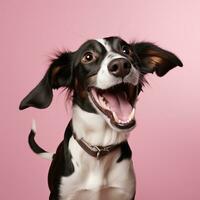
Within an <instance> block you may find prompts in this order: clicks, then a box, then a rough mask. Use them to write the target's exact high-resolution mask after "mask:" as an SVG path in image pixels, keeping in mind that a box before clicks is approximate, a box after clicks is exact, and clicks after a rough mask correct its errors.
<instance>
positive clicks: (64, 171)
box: [48, 123, 74, 194]
mask: <svg viewBox="0 0 200 200" xmlns="http://www.w3.org/2000/svg"><path fill="white" fill-rule="evenodd" d="M71 136H72V130H71V123H69V124H68V126H67V128H66V130H65V137H64V140H63V141H62V142H61V143H60V144H59V146H58V148H57V150H56V153H55V154H54V156H53V160H52V162H51V166H50V169H49V175H48V184H49V189H50V190H51V192H53V193H55V194H58V190H59V185H60V179H61V177H62V176H69V175H71V174H72V173H73V172H74V166H73V163H72V155H71V153H70V151H69V149H68V143H69V139H70V138H71Z"/></svg>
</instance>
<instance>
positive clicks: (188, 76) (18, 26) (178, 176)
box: [0, 0, 200, 200]
mask: <svg viewBox="0 0 200 200" xmlns="http://www.w3.org/2000/svg"><path fill="white" fill-rule="evenodd" d="M199 11H200V3H199V1H198V0H193V1H189V0H185V1H181V0H176V1H174V0H168V1H159V0H151V1H146V0H138V1H134V0H124V1H116V0H110V1H109V0H101V1H94V0H84V1H78V0H57V1H52V0H43V1H41V0H34V1H26V0H18V1H14V0H13V1H11V0H1V1H0V26H1V31H0V55H1V78H0V81H1V84H0V85H1V98H0V101H1V104H0V105H1V114H0V117H1V126H0V129H1V138H0V152H1V159H0V191H1V192H0V199H6V200H7V199H21V200H22V199H24V200H25V199H29V200H35V199H48V188H47V183H46V177H47V171H48V167H49V164H50V162H49V161H46V160H42V159H41V158H39V157H37V156H35V155H34V154H33V153H32V152H31V151H30V149H29V147H28V145H27V136H28V133H29V130H30V126H31V120H32V118H35V119H36V121H37V128H38V135H37V141H38V142H39V143H40V144H41V145H42V146H43V147H45V148H46V149H48V150H50V151H55V148H56V147H57V145H58V143H59V141H60V140H61V139H62V137H63V132H64V129H65V126H66V124H67V122H68V119H69V117H70V108H68V109H67V111H66V109H65V106H64V95H63V94H60V92H57V93H56V94H55V97H54V101H53V103H52V105H51V107H50V108H49V109H46V110H36V109H28V110H26V111H24V112H20V111H18V105H19V102H20V100H21V99H22V98H23V97H24V96H25V95H26V94H27V93H28V92H29V91H30V89H32V88H33V87H34V86H35V85H36V84H37V83H38V81H39V80H40V79H41V77H42V75H43V74H44V72H45V70H46V69H47V66H48V58H49V56H50V55H52V53H53V52H54V51H55V50H57V49H63V48H66V49H71V50H75V49H77V48H78V47H79V45H80V44H81V43H82V42H84V41H85V40H87V39H89V38H101V37H105V36H111V35H119V36H121V37H122V38H124V39H126V40H128V41H130V40H135V39H136V40H147V41H152V42H156V43H157V44H159V45H160V46H162V47H163V48H166V49H168V50H171V51H172V52H174V53H176V54H177V55H178V56H179V57H180V58H181V59H182V61H183V63H184V68H176V69H174V70H172V71H171V72H170V73H169V74H167V75H166V76H165V77H163V78H158V77H156V76H155V75H154V76H153V75H149V76H148V80H149V82H150V86H149V87H146V88H145V92H144V93H143V94H141V95H140V101H139V103H138V106H137V122H138V126H137V128H136V129H135V130H134V131H133V133H132V135H131V137H130V139H129V142H130V144H131V147H132V150H133V159H134V165H135V170H136V175H137V196H136V200H147V199H151V200H169V199H170V200H179V199H180V200H188V199H189V200H190V199H191V200H199V199H200V192H199V186H200V173H199V170H200V142H199V141H200V123H199V115H200V108H199V102H200V93H199V86H200V82H199V76H200V75H199V74H200V68H199V61H200V60H199V57H200V56H199V52H200V25H199V19H200V12H199Z"/></svg>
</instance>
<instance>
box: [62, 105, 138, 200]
mask: <svg viewBox="0 0 200 200" xmlns="http://www.w3.org/2000/svg"><path fill="white" fill-rule="evenodd" d="M76 109H77V110H78V111H79V112H84V111H82V110H81V109H80V108H76ZM77 110H76V111H75V112H77ZM74 114H75V113H74ZM88 115H94V114H88ZM78 116H81V118H82V119H80V117H79V119H77V117H78ZM78 116H77V115H76V114H75V115H73V123H77V122H79V123H78V124H76V125H75V124H73V127H74V129H75V131H76V134H77V136H78V137H79V138H81V137H84V139H85V140H86V141H87V142H89V143H91V144H95V145H109V144H113V143H118V142H121V141H123V140H124V137H127V135H126V134H123V133H115V132H113V130H111V129H110V128H109V127H107V126H106V125H105V124H102V123H103V121H101V117H99V116H98V115H94V116H92V117H89V118H88V116H87V117H86V113H81V114H80V113H79V115H78ZM96 117H97V118H96ZM98 117H99V118H98ZM91 120H96V122H94V121H93V122H91ZM97 120H98V121H97ZM85 122H87V123H89V126H88V127H90V130H86V129H87V126H86V125H85V124H87V123H85ZM83 124H84V125H83ZM91 124H92V125H93V126H91ZM75 127H76V128H75ZM86 131H87V133H86ZM99 134H101V135H102V136H101V135H100V136H99ZM95 138H96V140H95ZM69 150H70V151H71V154H72V162H73V165H74V168H75V170H74V173H73V174H72V175H70V176H68V177H62V179H61V186H60V197H61V200H75V199H76V200H77V199H78V200H81V199H87V200H90V199H91V200H104V199H116V200H117V199H120V200H131V198H132V197H133V194H134V192H135V176H134V171H133V164H132V160H129V159H125V160H123V161H121V162H119V163H117V160H118V158H119V156H120V155H121V150H120V149H116V150H115V151H113V152H111V153H109V154H108V155H106V156H105V157H102V158H101V159H100V160H97V159H96V158H94V157H92V156H90V155H89V154H87V153H86V152H85V151H84V150H83V149H82V148H81V147H80V146H79V144H78V143H77V141H76V140H75V139H74V138H73V137H71V139H70V141H69Z"/></svg>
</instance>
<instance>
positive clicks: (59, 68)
mask: <svg viewBox="0 0 200 200" xmlns="http://www.w3.org/2000/svg"><path fill="white" fill-rule="evenodd" d="M71 54H72V53H67V52H63V53H59V54H58V55H57V56H56V58H55V59H53V60H52V63H51V65H50V66H49V69H48V70H47V72H46V74H45V75H44V77H43V79H42V80H41V81H40V83H39V84H38V85H37V86H36V87H35V88H34V89H33V90H32V91H31V92H30V93H29V94H28V95H27V96H26V97H25V98H24V99H23V100H22V101H21V103H20V106H19V109H20V110H23V109H25V108H28V107H35V108H40V109H42V108H47V107H48V106H49V105H50V104H51V101H52V98H53V89H58V88H60V87H68V88H70V87H71V84H72V77H73V75H72V73H73V68H72V65H71Z"/></svg>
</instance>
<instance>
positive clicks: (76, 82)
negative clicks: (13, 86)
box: [20, 37, 182, 200]
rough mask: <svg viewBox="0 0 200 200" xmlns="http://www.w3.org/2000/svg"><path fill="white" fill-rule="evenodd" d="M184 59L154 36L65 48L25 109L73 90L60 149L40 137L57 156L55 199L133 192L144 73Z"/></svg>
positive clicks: (100, 198)
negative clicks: (132, 136)
mask: <svg viewBox="0 0 200 200" xmlns="http://www.w3.org/2000/svg"><path fill="white" fill-rule="evenodd" d="M176 66H182V62H181V61H180V60H179V58H177V57H176V56H175V55H174V54H173V53H171V52H169V51H166V50H164V49H161V48H159V47H158V46H156V45H154V44H152V43H148V42H140V43H130V44H129V43H126V42H125V41H124V40H122V39H121V38H119V37H108V38H104V39H98V40H89V41H87V42H85V43H84V44H83V45H82V46H81V47H80V48H79V49H78V50H77V51H75V52H61V53H59V54H58V55H57V56H56V58H55V59H54V60H52V63H51V65H50V67H49V69H48V70H47V72H46V74H45V76H44V77H43V79H42V80H41V82H40V83H39V84H38V85H37V86H36V87H35V88H34V89H33V90H32V91H31V92H30V93H29V94H28V95H27V96H26V97H25V98H24V99H23V101H22V102H21V104H20V109H25V108H28V107H30V106H32V107H35V108H46V107H48V106H49V105H50V103H51V101H52V97H53V92H52V90H53V89H58V88H60V87H63V88H67V89H68V91H70V92H71V93H72V94H73V98H72V101H73V108H72V109H73V115H72V119H71V121H70V123H69V124H68V126H67V128H66V131H65V135H64V140H63V141H62V142H61V144H60V145H59V146H58V149H57V151H56V153H55V154H54V155H52V156H51V154H49V153H48V152H46V151H45V150H43V149H42V148H41V147H39V146H38V145H37V144H36V142H35V141H34V136H35V129H34V127H33V128H32V130H31V133H30V135H29V144H30V146H31V148H32V150H33V151H34V152H35V153H38V154H40V155H41V156H43V157H50V158H51V159H52V163H51V167H50V170H49V179H48V182H49V188H50V191H51V193H50V197H49V199H50V200H84V199H87V200H89V199H92V200H109V199H112V200H133V199H134V196H135V187H136V186H135V185H136V184H135V175H134V170H133V164H132V160H131V150H130V147H129V145H128V142H127V138H128V136H129V133H130V131H131V130H132V129H133V128H134V127H135V124H136V122H135V108H136V106H135V104H136V101H137V96H138V94H139V93H140V91H141V90H142V86H143V85H144V83H145V78H144V75H145V74H147V73H153V72H155V73H156V74H157V75H158V76H163V75H165V74H166V73H167V72H168V71H169V70H171V69H172V68H174V67H176Z"/></svg>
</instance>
